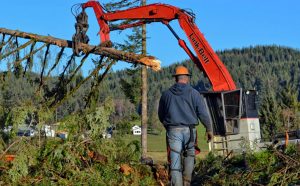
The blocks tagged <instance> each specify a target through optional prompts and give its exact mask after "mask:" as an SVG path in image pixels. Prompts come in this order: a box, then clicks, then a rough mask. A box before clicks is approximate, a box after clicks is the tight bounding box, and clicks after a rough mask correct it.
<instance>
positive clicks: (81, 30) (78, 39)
mask: <svg viewBox="0 0 300 186" xmlns="http://www.w3.org/2000/svg"><path fill="white" fill-rule="evenodd" d="M88 28H89V24H88V15H87V14H86V13H85V11H84V9H83V10H82V12H81V13H80V14H78V15H77V16H76V23H75V30H76V33H75V34H74V35H73V37H72V41H73V43H72V48H73V53H74V54H75V55H76V56H80V52H81V51H80V50H79V47H78V44H79V43H85V44H87V43H88V42H89V40H90V39H89V37H88V36H87V35H86V33H87V30H88Z"/></svg>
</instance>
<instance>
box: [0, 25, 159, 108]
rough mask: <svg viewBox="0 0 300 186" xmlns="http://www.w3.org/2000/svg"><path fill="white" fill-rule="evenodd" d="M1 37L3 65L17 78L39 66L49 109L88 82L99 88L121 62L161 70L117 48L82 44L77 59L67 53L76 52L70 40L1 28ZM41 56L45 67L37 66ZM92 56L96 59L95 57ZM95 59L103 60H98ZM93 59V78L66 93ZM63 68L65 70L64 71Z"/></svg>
mask: <svg viewBox="0 0 300 186" xmlns="http://www.w3.org/2000/svg"><path fill="white" fill-rule="evenodd" d="M0 33H1V34H2V35H1V36H0V62H1V63H3V61H6V63H7V64H9V65H8V68H11V69H8V70H12V71H13V72H14V73H15V75H16V77H19V76H20V75H21V74H23V77H25V75H26V73H28V72H29V71H31V69H32V67H33V66H34V65H37V66H39V68H40V72H39V86H38V89H37V92H40V91H42V90H43V91H44V96H43V97H44V102H45V103H46V106H50V107H51V108H55V107H56V106H59V105H60V104H61V103H62V102H63V101H64V100H66V98H68V97H69V96H71V95H72V94H74V93H75V92H76V90H78V88H79V87H80V86H81V85H82V84H84V83H86V82H87V81H89V80H91V79H93V81H97V82H98V83H95V84H99V82H101V81H102V80H103V78H104V76H105V75H107V73H108V72H109V70H110V69H111V67H112V65H113V64H115V63H116V61H118V60H122V61H126V62H129V63H134V64H142V65H145V66H148V67H150V68H152V69H153V70H159V69H160V64H159V61H158V60H156V59H155V58H154V57H152V56H144V55H138V54H134V53H128V52H124V51H119V50H116V49H113V48H107V47H100V46H92V45H88V44H84V43H79V44H78V48H79V49H80V50H82V51H83V55H82V56H81V57H76V56H75V55H74V54H73V53H72V52H66V48H72V42H71V41H68V40H63V39H58V38H55V37H51V36H42V35H36V34H31V33H26V32H21V31H17V30H8V29H4V28H0ZM54 46H55V49H56V50H57V49H58V50H57V51H58V52H57V54H56V55H54V54H53V51H54V49H52V48H54ZM51 49H52V50H51ZM41 53H43V54H41ZM38 54H39V57H40V58H41V60H40V61H41V64H34V58H35V57H36V56H37V55H38ZM67 54H69V58H68V59H67V60H66V61H64V60H62V58H64V56H65V55H67ZM50 55H51V56H55V59H54V60H50ZM91 55H93V56H92V57H91ZM95 55H97V56H100V57H98V58H95ZM90 58H91V60H92V61H93V62H94V64H95V67H94V69H92V71H91V73H90V74H89V75H87V76H86V77H84V78H82V80H81V81H79V82H77V83H76V85H75V86H74V85H73V86H72V87H71V88H69V90H66V88H67V87H68V86H69V84H70V83H72V82H73V80H74V79H75V78H76V76H77V75H78V73H79V72H81V68H82V66H83V65H84V64H85V63H87V62H86V60H87V59H90ZM50 61H51V63H50ZM77 62H78V64H77ZM60 65H63V66H64V67H63V68H62V69H60V68H59V67H60ZM71 66H73V68H72V70H71V71H72V72H70V67H71ZM53 71H56V72H57V71H58V72H59V73H58V74H56V75H57V76H58V82H57V83H56V85H55V86H54V87H53V88H52V89H49V87H47V86H45V85H46V81H47V80H48V79H49V77H50V76H51V73H53ZM67 71H69V72H70V73H68V75H66V74H67ZM99 74H100V75H99ZM95 77H97V78H95ZM91 89H93V87H92V88H91ZM90 93H91V92H90ZM87 97H90V96H87Z"/></svg>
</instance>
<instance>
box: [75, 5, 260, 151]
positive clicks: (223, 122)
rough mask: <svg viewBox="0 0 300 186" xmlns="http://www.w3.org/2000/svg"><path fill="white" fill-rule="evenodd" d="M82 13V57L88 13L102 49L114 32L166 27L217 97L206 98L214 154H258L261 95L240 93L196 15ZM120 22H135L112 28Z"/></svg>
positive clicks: (174, 10)
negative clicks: (175, 26) (243, 146)
mask: <svg viewBox="0 0 300 186" xmlns="http://www.w3.org/2000/svg"><path fill="white" fill-rule="evenodd" d="M80 7H81V9H82V11H81V12H80V13H78V14H77V15H76V21H77V22H76V24H75V29H76V33H75V34H74V35H73V51H74V53H75V54H76V55H80V52H81V51H79V50H78V49H77V47H76V45H77V43H80V42H82V43H87V42H88V41H89V38H88V37H87V36H86V32H87V29H88V16H87V14H86V12H85V9H87V8H93V10H94V12H95V15H96V18H97V22H98V24H99V27H100V31H99V35H100V46H108V47H109V46H111V41H110V32H111V31H114V30H123V29H127V28H132V27H136V26H141V25H143V24H150V23H153V22H160V23H162V24H164V25H166V27H167V28H168V29H169V30H170V31H171V33H172V34H173V35H174V36H175V38H176V39H177V40H178V44H179V46H180V47H181V48H182V49H183V50H184V51H185V52H186V53H187V55H188V56H189V57H190V59H191V60H192V61H193V62H194V63H195V65H196V66H197V67H198V68H199V70H200V71H202V72H203V73H204V75H205V76H206V77H207V78H208V80H209V82H210V83H211V86H212V91H205V92H200V93H201V94H202V95H203V96H204V98H205V101H206V104H207V109H208V111H209V113H210V116H211V120H212V123H213V133H214V136H215V137H214V140H213V141H212V142H211V144H210V148H211V150H216V151H220V152H222V153H224V154H228V153H229V152H231V151H240V150H241V148H240V146H241V145H240V143H241V142H243V141H246V143H248V147H250V148H252V149H254V148H255V143H256V142H257V141H259V140H260V139H261V136H260V126H259V120H258V112H257V106H256V95H257V93H256V91H255V90H242V89H237V87H236V85H235V82H234V80H233V78H232V77H231V75H230V73H229V72H228V70H227V68H226V67H225V65H224V64H223V63H222V61H221V60H220V58H219V57H218V56H217V54H216V53H215V52H214V51H213V49H212V48H211V46H210V45H209V43H208V42H207V40H206V39H205V37H204V35H203V34H202V33H201V32H200V30H199V28H198V27H197V25H196V24H195V16H194V14H193V13H191V12H189V11H186V10H183V9H180V8H178V7H175V6H171V5H167V4H160V3H157V4H149V5H145V6H139V7H134V8H129V9H126V10H119V11H113V12H108V11H106V10H105V9H104V8H103V6H102V5H101V4H100V3H99V2H98V1H94V0H90V1H88V2H86V3H83V4H80ZM119 20H129V21H130V22H129V23H124V24H121V25H119V26H113V27H112V26H110V24H109V23H111V22H113V21H119ZM173 20H177V21H178V22H179V25H180V27H181V29H182V30H183V31H184V33H185V34H186V36H187V38H188V41H189V42H190V45H191V46H192V48H193V51H192V50H191V49H190V48H189V47H188V45H187V44H186V42H185V41H184V40H183V39H181V38H180V37H179V36H178V34H177V33H176V32H175V30H174V29H173V28H172V27H171V26H170V24H169V23H170V22H171V21H173Z"/></svg>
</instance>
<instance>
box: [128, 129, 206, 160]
mask: <svg viewBox="0 0 300 186" xmlns="http://www.w3.org/2000/svg"><path fill="white" fill-rule="evenodd" d="M197 132H198V146H199V147H200V149H201V151H202V153H201V154H203V155H205V154H207V151H208V144H207V142H206V137H205V128H204V127H203V125H201V124H200V125H198V126H197ZM147 137H148V152H149V153H148V155H149V156H150V157H152V158H153V159H154V161H157V162H166V161H167V158H166V156H167V154H166V149H167V147H166V131H165V130H164V131H163V132H162V133H161V134H158V135H153V134H148V136H147ZM122 138H123V140H124V141H125V142H126V143H129V142H131V141H133V140H139V141H140V140H141V136H134V135H125V136H124V137H122ZM200 156H201V157H203V156H202V155H200Z"/></svg>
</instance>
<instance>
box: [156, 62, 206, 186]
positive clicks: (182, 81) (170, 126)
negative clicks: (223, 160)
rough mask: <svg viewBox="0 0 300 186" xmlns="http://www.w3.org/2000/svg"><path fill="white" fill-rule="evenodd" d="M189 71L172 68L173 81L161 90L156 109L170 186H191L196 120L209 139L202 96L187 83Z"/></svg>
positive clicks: (181, 67)
mask: <svg viewBox="0 0 300 186" xmlns="http://www.w3.org/2000/svg"><path fill="white" fill-rule="evenodd" d="M190 76H191V75H190V73H189V71H188V69H187V68H186V67H184V66H178V67H177V68H176V69H175V74H174V75H173V77H175V81H176V83H175V84H174V85H173V86H172V87H171V88H169V89H168V90H166V91H165V92H163V94H162V96H161V98H160V101H159V108H158V116H159V120H160V121H161V122H162V123H163V125H164V127H165V128H166V138H167V151H168V161H169V171H170V172H169V173H170V182H171V185H176V186H182V185H185V186H186V185H190V182H191V179H192V173H193V170H194V163H195V143H196V135H197V131H196V129H195V126H196V125H198V123H199V122H198V119H200V120H201V123H202V124H203V125H204V126H205V127H206V132H207V137H208V140H210V139H211V138H212V132H211V131H212V124H211V120H210V117H209V114H208V111H207V107H206V104H205V102H204V98H203V97H202V96H201V95H200V93H199V92H198V91H197V90H195V89H194V88H193V87H192V86H190V85H189V81H190Z"/></svg>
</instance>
